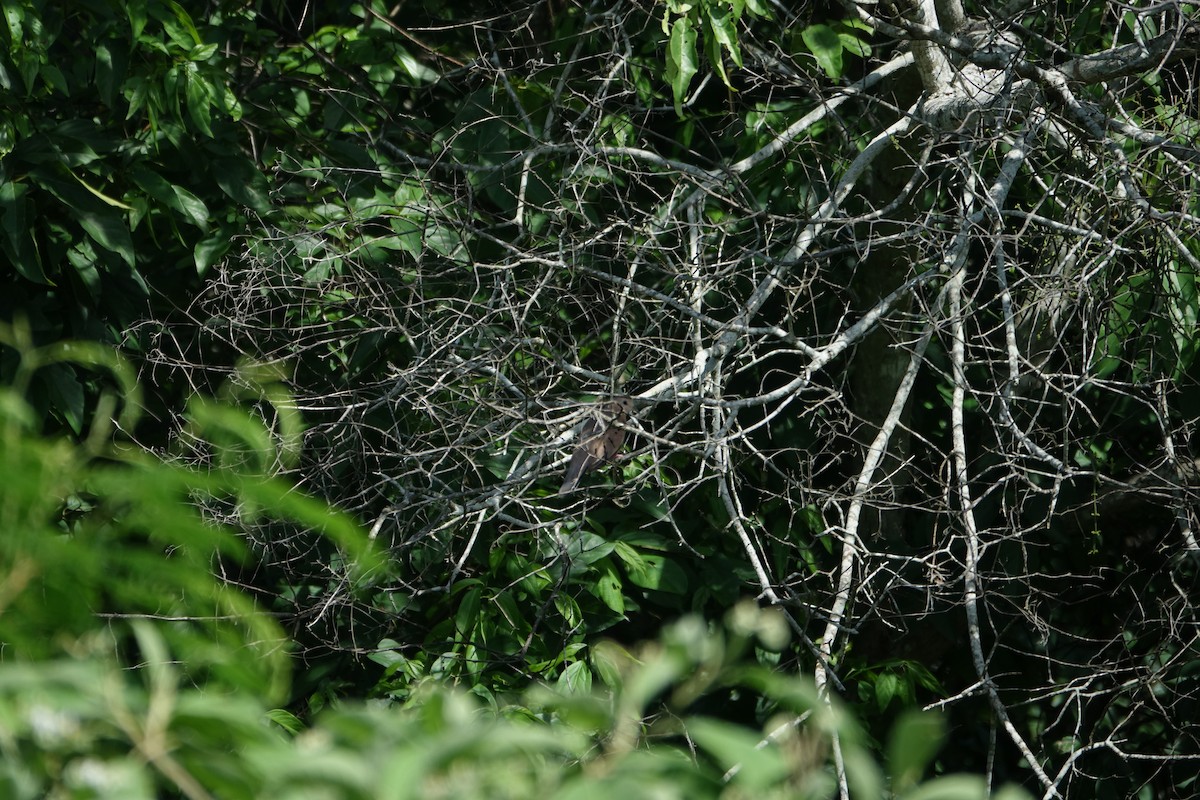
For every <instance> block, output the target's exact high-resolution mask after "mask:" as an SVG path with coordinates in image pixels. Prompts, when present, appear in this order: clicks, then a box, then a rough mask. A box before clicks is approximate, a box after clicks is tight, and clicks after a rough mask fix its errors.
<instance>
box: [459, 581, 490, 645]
mask: <svg viewBox="0 0 1200 800" xmlns="http://www.w3.org/2000/svg"><path fill="white" fill-rule="evenodd" d="M482 598H483V592H482V590H481V589H480V588H479V587H478V586H475V587H473V588H471V589H470V590H468V591H467V593H466V594H465V595H463V598H462V600H461V601H459V604H458V612H457V613H456V614H455V615H454V631H455V633H457V634H458V636H459V637H460V638H466V637H467V636H468V635H470V633H471V631H473V630H474V629H475V626H476V624H477V623H478V621H479V605H480V601H481V600H482Z"/></svg>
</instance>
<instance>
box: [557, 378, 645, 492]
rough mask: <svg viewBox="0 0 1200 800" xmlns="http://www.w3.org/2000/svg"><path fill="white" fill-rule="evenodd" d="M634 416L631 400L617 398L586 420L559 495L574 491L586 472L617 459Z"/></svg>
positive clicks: (564, 475)
mask: <svg viewBox="0 0 1200 800" xmlns="http://www.w3.org/2000/svg"><path fill="white" fill-rule="evenodd" d="M632 413H633V399H632V398H629V397H614V398H613V399H612V400H610V401H608V402H607V403H605V404H604V405H603V406H601V407H600V408H599V409H597V410H596V411H595V412H594V413H593V414H592V415H591V416H589V417H588V418H587V419H586V420H584V423H583V428H582V429H581V430H580V431H579V446H578V447H576V448H575V452H574V453H572V454H571V462H570V463H569V464H567V471H566V472H565V473H564V474H563V482H562V487H561V488H560V489H559V490H558V493H559V494H560V495H561V494H569V493H570V492H573V491H575V486H576V484H578V483H579V479H580V478H581V477H583V475H584V473H585V472H590V471H592V470H594V469H597V468H599V466H600V465H601V464H603V463H604V462H606V461H612V460H613V459H614V458H616V456H617V453H619V452H620V451H621V447H622V445H624V444H625V428H624V427H622V426H623V425H624V424H625V423H626V422H628V421H629V415H630V414H632Z"/></svg>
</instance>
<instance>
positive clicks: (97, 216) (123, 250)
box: [75, 208, 135, 267]
mask: <svg viewBox="0 0 1200 800" xmlns="http://www.w3.org/2000/svg"><path fill="white" fill-rule="evenodd" d="M75 213H76V215H77V217H78V219H79V224H80V225H81V226H83V229H84V230H85V231H86V232H87V235H88V236H90V237H92V240H93V241H95V242H96V244H98V245H100V246H101V247H103V248H104V249H105V250H109V251H111V252H113V253H116V254H117V255H119V256H121V258H122V259H124V261H125V263H126V264H128V265H129V266H131V267H132V266H133V263H134V258H135V256H134V251H133V238H132V237H131V236H130V235H129V227H128V226H127V225H126V224H125V220H124V219H123V218H122V217H121V216H120V215H118V214H117V213H116V212H112V211H99V210H95V209H83V208H76V209H75Z"/></svg>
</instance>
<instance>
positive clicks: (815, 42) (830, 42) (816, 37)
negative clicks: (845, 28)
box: [800, 25, 842, 80]
mask: <svg viewBox="0 0 1200 800" xmlns="http://www.w3.org/2000/svg"><path fill="white" fill-rule="evenodd" d="M800 36H801V38H802V39H804V44H805V46H806V47H808V50H809V52H811V53H812V54H813V56H815V57H816V59H817V64H819V65H820V67H821V69H823V70H825V74H826V75H828V76H829V77H830V78H833V79H835V80H836V79H838V78H840V77H842V40H841V39H840V38H839V37H838V35H837V33H836V32H835V31H834V30H833V28H831V27H829V26H828V25H810V26H808V27H807V28H805V29H804V30H803V31H802V32H801V33H800Z"/></svg>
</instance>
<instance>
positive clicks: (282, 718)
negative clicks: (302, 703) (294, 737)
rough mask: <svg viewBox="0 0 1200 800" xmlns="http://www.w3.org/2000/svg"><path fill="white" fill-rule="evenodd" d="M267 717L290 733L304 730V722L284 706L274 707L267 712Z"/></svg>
mask: <svg viewBox="0 0 1200 800" xmlns="http://www.w3.org/2000/svg"><path fill="white" fill-rule="evenodd" d="M266 717H267V719H268V720H270V721H271V722H274V723H275V724H276V725H278V726H279V727H281V728H283V729H284V730H285V731H287V732H288V733H299V732H300V731H302V730H304V723H303V722H301V721H300V718H299V717H297V716H296V715H295V714H293V713H291V712H290V711H285V710H284V709H282V708H272V709H270V710H268V711H267V712H266Z"/></svg>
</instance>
